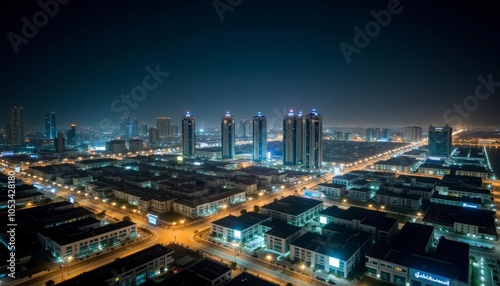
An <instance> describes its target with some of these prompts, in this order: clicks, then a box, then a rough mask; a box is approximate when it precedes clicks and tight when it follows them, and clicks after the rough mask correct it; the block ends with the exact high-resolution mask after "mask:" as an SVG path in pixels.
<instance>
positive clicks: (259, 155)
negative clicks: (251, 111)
mask: <svg viewBox="0 0 500 286" xmlns="http://www.w3.org/2000/svg"><path fill="white" fill-rule="evenodd" d="M252 122H253V160H254V161H265V160H266V157H267V118H266V117H265V116H263V115H262V113H260V112H258V113H257V115H256V116H254V118H253V121H252Z"/></svg>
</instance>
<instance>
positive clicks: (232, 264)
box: [230, 261, 238, 270]
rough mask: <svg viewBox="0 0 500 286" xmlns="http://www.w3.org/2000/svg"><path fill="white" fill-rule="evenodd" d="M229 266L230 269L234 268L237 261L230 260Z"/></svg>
mask: <svg viewBox="0 0 500 286" xmlns="http://www.w3.org/2000/svg"><path fill="white" fill-rule="evenodd" d="M230 266H231V269H233V270H236V266H238V263H236V261H232V262H231V263H230Z"/></svg>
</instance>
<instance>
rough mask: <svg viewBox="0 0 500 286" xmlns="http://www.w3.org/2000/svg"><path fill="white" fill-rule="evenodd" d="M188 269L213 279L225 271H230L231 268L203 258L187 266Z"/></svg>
mask: <svg viewBox="0 0 500 286" xmlns="http://www.w3.org/2000/svg"><path fill="white" fill-rule="evenodd" d="M189 270H191V271H192V272H194V273H196V275H198V276H201V277H203V278H206V279H208V280H215V279H217V278H219V277H220V276H222V275H224V274H226V273H227V272H231V268H229V267H227V266H225V265H222V264H219V263H216V262H214V261H211V260H208V259H203V260H202V261H200V262H198V263H196V264H195V265H193V266H191V267H189Z"/></svg>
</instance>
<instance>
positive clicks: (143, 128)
mask: <svg viewBox="0 0 500 286" xmlns="http://www.w3.org/2000/svg"><path fill="white" fill-rule="evenodd" d="M139 135H141V136H147V135H148V125H147V124H146V123H142V124H141V127H140V130H139Z"/></svg>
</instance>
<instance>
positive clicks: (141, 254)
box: [58, 244, 174, 286]
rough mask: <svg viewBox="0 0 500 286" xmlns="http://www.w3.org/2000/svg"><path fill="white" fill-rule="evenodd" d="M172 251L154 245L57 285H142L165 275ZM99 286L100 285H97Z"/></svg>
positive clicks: (169, 266)
mask: <svg viewBox="0 0 500 286" xmlns="http://www.w3.org/2000/svg"><path fill="white" fill-rule="evenodd" d="M172 254H173V250H171V249H169V248H167V247H165V246H163V245H161V244H155V245H153V246H151V247H148V248H146V249H143V250H140V251H138V252H136V253H134V254H131V255H129V256H126V257H123V258H119V259H116V260H115V261H113V262H111V263H108V264H105V265H103V266H100V267H98V268H96V269H93V270H90V271H86V272H83V273H82V274H80V275H78V276H75V277H74V278H71V279H67V280H66V281H64V282H61V283H60V284H58V285H62V286H65V285H68V286H73V285H96V283H102V282H103V283H104V284H105V285H116V284H118V283H119V285H142V284H144V283H146V282H147V281H148V280H150V279H154V278H156V277H159V276H162V275H164V274H166V273H167V272H168V271H169V270H170V269H171V267H172V264H173V262H174V260H173V258H172ZM98 285H100V284H98Z"/></svg>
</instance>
